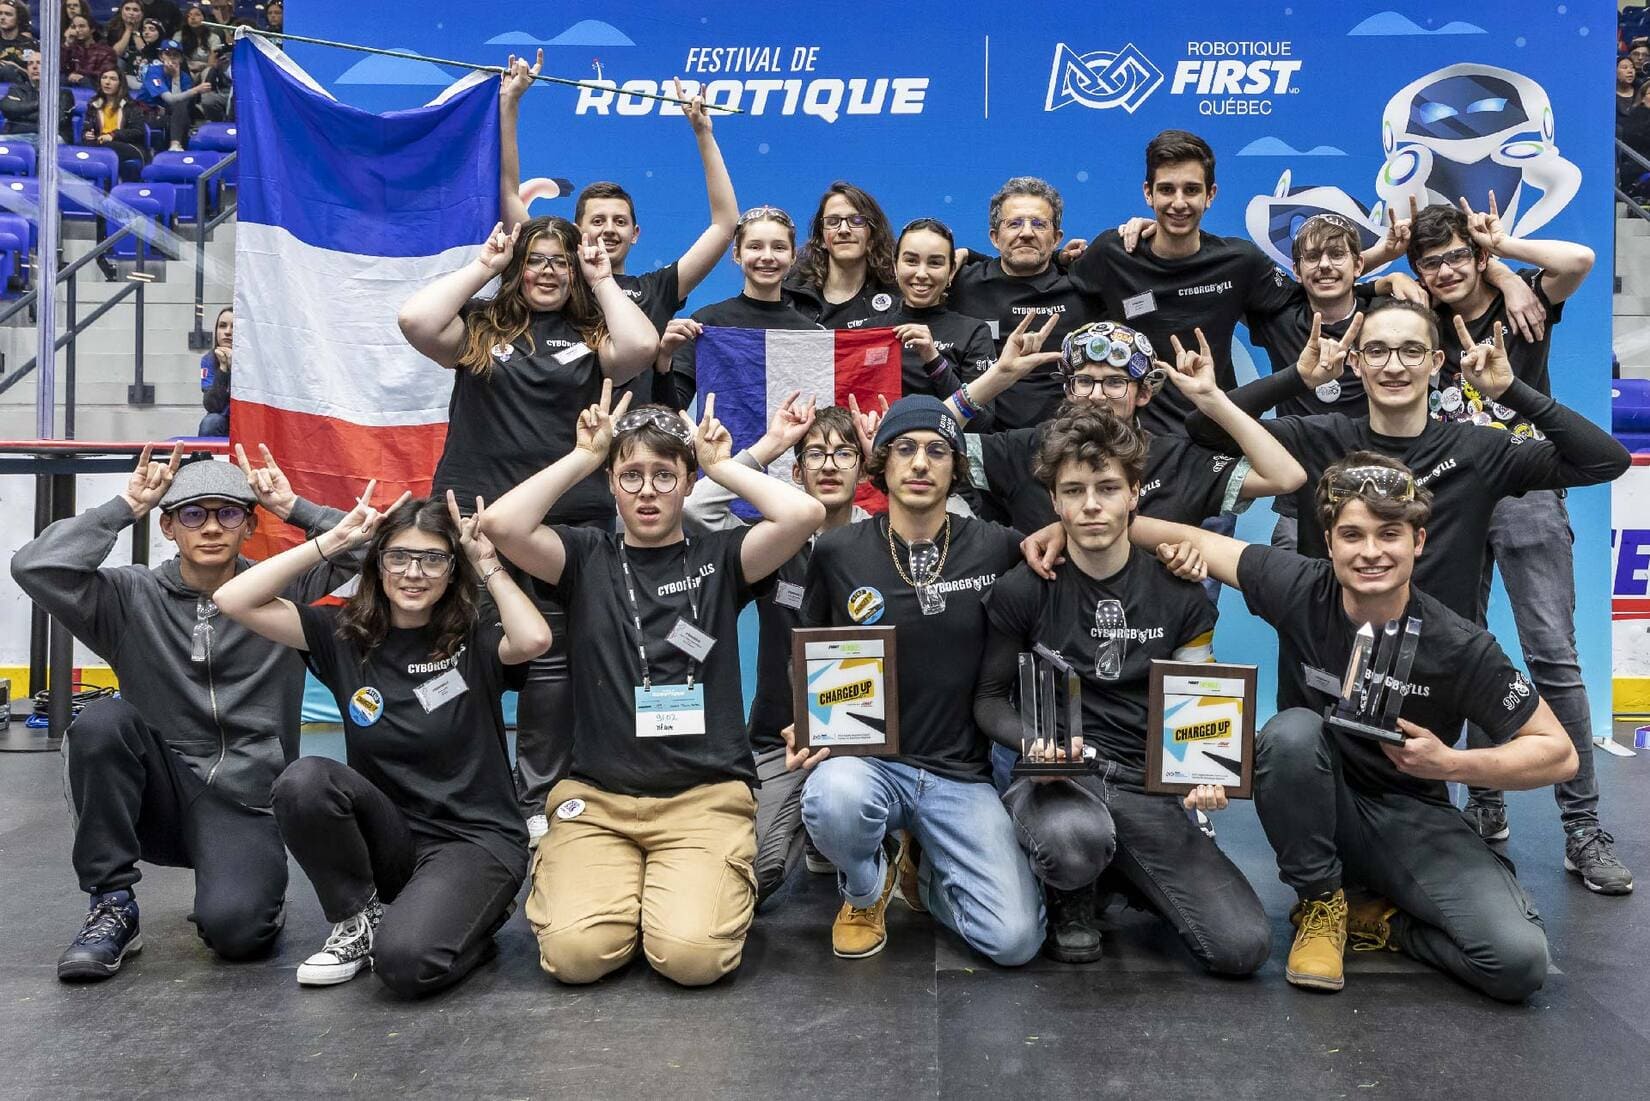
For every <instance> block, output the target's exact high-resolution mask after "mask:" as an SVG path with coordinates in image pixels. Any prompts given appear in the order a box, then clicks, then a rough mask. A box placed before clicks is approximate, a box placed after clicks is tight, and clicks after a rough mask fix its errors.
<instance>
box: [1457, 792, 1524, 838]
mask: <svg viewBox="0 0 1650 1101" xmlns="http://www.w3.org/2000/svg"><path fill="white" fill-rule="evenodd" d="M1461 817H1463V818H1465V819H1466V820H1467V825H1469V826H1471V827H1472V828H1473V832H1474V833H1476V834H1478V836H1479V837H1482V838H1483V839H1484V840H1485V841H1505V840H1506V839H1507V838H1509V837H1511V836H1512V827H1511V826H1509V825H1507V807H1506V804H1504V803H1476V802H1473V801H1471V800H1469V801H1468V802H1467V809H1466V810H1464V811H1462V812H1461Z"/></svg>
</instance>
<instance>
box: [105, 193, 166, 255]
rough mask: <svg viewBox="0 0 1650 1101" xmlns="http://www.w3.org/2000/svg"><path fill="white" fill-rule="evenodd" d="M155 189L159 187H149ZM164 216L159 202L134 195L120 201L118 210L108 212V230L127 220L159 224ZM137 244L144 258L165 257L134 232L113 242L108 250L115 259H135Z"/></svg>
mask: <svg viewBox="0 0 1650 1101" xmlns="http://www.w3.org/2000/svg"><path fill="white" fill-rule="evenodd" d="M156 190H159V189H158V188H153V189H151V193H153V192H154V191H156ZM164 216H165V211H164V210H163V209H162V208H161V204H160V203H158V202H156V201H155V200H154V199H153V198H152V197H143V196H135V195H134V196H132V197H131V198H128V199H125V200H123V201H122V206H121V208H120V210H119V211H118V212H116V211H113V210H111V211H110V212H109V230H110V232H114V231H115V230H117V229H119V228H120V227H121V226H124V225H126V224H127V223H128V222H137V221H147V222H150V223H151V224H154V225H161V224H163V223H162V221H161V219H162V218H163V217H164ZM139 245H141V246H142V247H143V258H144V259H145V260H153V259H156V258H159V259H165V256H164V255H163V254H162V253H161V252H160V251H159V250H158V249H156V248H155V246H154V245H153V244H151V243H150V242H149V241H147V240H144V239H143V238H142V237H139V236H137V235H136V234H134V235H132V236H130V237H122V238H121V239H120V240H118V241H116V242H115V247H114V248H112V249H110V250H109V251H110V253H111V254H112V255H113V256H114V257H115V259H117V260H135V259H137V254H138V246H139Z"/></svg>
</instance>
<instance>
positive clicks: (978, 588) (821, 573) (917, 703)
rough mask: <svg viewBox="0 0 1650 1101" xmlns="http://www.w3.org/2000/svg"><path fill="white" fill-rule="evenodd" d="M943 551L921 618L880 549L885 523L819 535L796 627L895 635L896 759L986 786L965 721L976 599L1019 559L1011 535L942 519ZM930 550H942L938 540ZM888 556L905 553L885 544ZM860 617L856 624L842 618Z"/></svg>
mask: <svg viewBox="0 0 1650 1101" xmlns="http://www.w3.org/2000/svg"><path fill="white" fill-rule="evenodd" d="M950 523H951V545H950V548H949V549H948V550H947V551H946V555H945V562H944V565H943V566H942V567H941V571H940V581H939V583H938V585H937V586H936V587H937V588H938V589H939V590H940V592H941V593H942V594H943V595H944V597H945V610H944V611H943V612H940V613H938V614H937V615H923V614H922V609H921V608H920V607H919V606H918V604H917V594H916V590H914V589H913V588H912V587H911V586H910V585H908V584H906V583H905V582H904V581H903V580H901V579H900V576H899V573H898V572H897V570H896V569H895V566H894V561H893V558H892V556H891V555H890V553H889V549H888V534H889V532H888V518H887V517H886V516H877V517H872V518H871V519H869V520H862V521H860V522H859V523H857V524H849V525H847V526H846V527H841V528H837V529H836V530H834V531H829V532H826V533H825V534H824V535H822V536H820V537H819V538H818V539H817V540H816V541H815V542H814V553H813V559H812V560H811V561H810V562H809V564H808V585H807V594H806V595H805V596H804V597H803V607H802V622H803V624H804V625H805V626H808V627H852V626H866V627H870V626H883V627H895V628H897V629H898V630H897V632H896V635H895V640H896V647H897V653H898V655H899V748H900V752H899V756H898V758H897V759H898V760H901V761H904V762H906V763H907V764H910V765H913V766H915V767H917V768H922V769H927V770H928V771H930V772H933V773H935V774H937V775H940V776H947V777H950V778H952V779H956V780H970V781H973V780H978V781H986V780H989V779H990V778H991V777H990V767H989V764H988V761H987V757H986V750H987V746H988V742H987V740H986V737H985V735H984V734H983V733H982V732H981V731H980V728H979V727H978V726H977V725H976V724H975V722H974V682H975V679H976V677H977V674H978V672H979V668H980V657H981V655H982V654H984V653H985V635H986V626H985V606H984V600H985V594H986V593H987V592H988V591H989V590H990V588H991V586H992V584H993V583H994V582H995V581H996V580H997V578H998V577H999V576H1001V575H1002V574H1004V573H1006V572H1007V571H1008V570H1010V569H1012V568H1013V566H1014V564H1015V563H1016V562H1019V561H1020V560H1021V559H1020V535H1019V534H1018V533H1017V532H1015V531H1013V530H1012V529H1009V528H1004V527H999V526H998V525H996V524H990V523H987V522H985V521H983V520H976V519H973V518H971V517H963V516H952V517H951V518H950ZM934 541H935V543H937V544H939V545H940V546H942V547H943V546H944V545H945V537H944V535H943V534H942V535H940V536H939V537H938V538H936V539H935V540H934ZM894 546H895V548H896V549H895V553H897V554H899V555H900V561H901V562H902V563H903V562H905V561H906V560H907V555H908V554H909V548H908V547H907V546H906V543H905V541H904V540H903V539H901V538H899V536H897V535H896V536H894ZM850 604H851V605H853V607H854V608H855V609H857V610H858V611H859V613H860V615H859V617H858V618H857V619H856V618H855V617H854V615H853V614H852V613H851V612H850V611H849V606H850Z"/></svg>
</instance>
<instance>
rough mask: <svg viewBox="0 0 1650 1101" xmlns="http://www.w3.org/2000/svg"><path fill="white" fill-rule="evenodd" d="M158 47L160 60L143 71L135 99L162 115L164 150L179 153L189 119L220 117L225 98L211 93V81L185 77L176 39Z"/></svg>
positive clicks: (222, 95)
mask: <svg viewBox="0 0 1650 1101" xmlns="http://www.w3.org/2000/svg"><path fill="white" fill-rule="evenodd" d="M160 45H161V50H160V60H159V61H157V62H155V63H154V64H153V65H150V66H149V67H148V68H147V69H145V70H143V87H142V88H140V89H139V90H138V98H139V99H140V100H142V101H143V102H144V103H147V104H150V105H151V106H154V107H158V108H160V109H161V110H162V111H164V112H166V139H167V141H168V142H169V144H168V146H167V148H168V149H171V150H173V151H179V150H182V149H183V143H184V141H185V140H186V139H187V138H188V137H189V124H190V122H191V120H193V119H197V118H206V119H221V118H223V117H224V113H225V111H226V110H227V108H228V106H229V96H228V94H227V92H220V91H216V90H214V88H213V86H212V82H211V81H206V80H201V81H197V80H195V79H194V78H193V77H192V76H190V75H189V67H188V66H187V65H185V64H184V63H183V45H182V44H181V43H180V42H178V40H177V39H175V38H168V39H166V40H165V41H164V42H162V43H161V44H160Z"/></svg>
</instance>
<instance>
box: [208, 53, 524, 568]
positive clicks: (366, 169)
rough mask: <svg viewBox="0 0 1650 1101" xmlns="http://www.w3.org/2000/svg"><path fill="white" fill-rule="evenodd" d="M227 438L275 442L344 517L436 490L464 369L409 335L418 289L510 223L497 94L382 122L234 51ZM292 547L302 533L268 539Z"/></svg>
mask: <svg viewBox="0 0 1650 1101" xmlns="http://www.w3.org/2000/svg"><path fill="white" fill-rule="evenodd" d="M235 86H236V96H235V99H236V103H237V104H238V111H239V116H240V196H239V203H240V209H239V214H238V222H239V224H238V225H237V227H236V231H235V353H234V356H235V375H234V387H233V390H232V392H231V395H230V409H231V412H230V430H231V433H232V437H233V438H234V439H235V440H237V441H242V442H244V443H245V445H246V447H247V450H248V451H252V450H253V449H254V447H255V445H257V444H260V443H263V444H268V445H269V447H270V449H271V451H272V452H273V453H274V455H275V457H276V458H277V460H278V461H279V462H280V464H281V467H282V469H284V470H285V471H286V473H287V475H288V477H289V478H290V479H291V481H292V486H293V489H295V490H296V491H297V492H298V493H299V494H300V495H301V496H303V497H306V498H308V499H310V500H312V501H316V502H319V503H323V504H330V505H337V506H339V507H342V508H349V507H350V502H351V501H352V500H353V499H354V498H357V497H359V496H360V494H361V491H362V488H363V487H364V486H365V485H366V483H367V481H368V480H369V479H371V478H377V479H378V486H379V497H380V500H379V502H378V503H379V504H380V505H387V504H388V503H389V502H391V501H393V500H395V499H396V497H397V496H399V495H400V493H401V492H402V491H403V490H411V491H412V492H413V493H414V494H415V495H422V494H424V493H428V492H429V488H430V478H431V476H432V475H433V474H434V472H435V464H436V461H437V460H438V459H439V458H440V456H441V449H442V446H443V444H444V443H445V441H446V436H447V402H448V398H449V396H450V395H451V393H452V372H451V371H447V370H443V369H442V368H441V367H439V366H438V365H436V364H435V363H432V362H431V361H430V360H428V359H425V358H424V357H423V356H422V355H420V354H419V353H418V352H416V351H414V350H413V349H412V347H411V346H410V345H408V343H407V342H406V340H405V338H403V337H402V335H401V332H400V328H399V326H398V325H397V324H396V315H397V313H398V311H399V310H400V308H401V305H402V303H404V302H405V301H406V300H407V298H408V297H410V296H411V295H412V293H413V292H414V291H415V290H417V289H418V288H419V287H420V286H422V285H424V284H425V283H428V282H429V281H431V280H433V279H436V278H438V277H439V276H442V275H445V274H446V273H447V272H450V271H452V270H453V269H455V268H458V267H462V266H463V265H464V263H465V262H466V261H468V260H469V259H470V258H471V257H472V256H473V255H474V253H475V251H476V249H477V247H478V246H479V245H480V243H481V242H482V241H483V240H485V239H486V237H487V234H488V231H489V230H490V229H491V228H492V226H493V224H494V223H495V222H497V221H498V89H497V80H496V79H495V78H492V77H490V76H489V75H488V74H486V73H472V74H470V75H469V76H467V77H465V78H463V79H462V80H459V81H458V82H457V83H455V84H453V85H452V86H451V87H450V88H448V89H447V90H446V91H444V92H442V93H441V95H439V96H437V97H436V99H435V100H434V101H433V102H431V103H430V104H428V105H426V106H424V107H417V108H413V109H412V110H407V111H395V112H391V113H389V114H383V115H375V114H372V113H371V112H368V111H362V110H360V109H358V108H355V107H351V106H349V105H348V104H343V103H339V102H338V101H337V100H335V99H333V98H332V96H330V95H328V94H327V93H326V92H325V91H324V90H323V89H322V88H321V87H320V86H319V85H318V84H316V83H315V81H314V80H313V79H311V78H310V77H309V75H308V74H307V73H305V72H304V71H303V70H302V69H301V68H299V67H298V65H297V63H296V62H294V61H293V60H292V59H291V58H290V57H289V56H287V55H286V54H284V53H281V52H280V51H278V50H275V49H273V48H272V47H270V46H269V45H267V44H266V43H265V42H264V41H263V40H262V39H259V38H256V37H254V36H251V35H248V36H245V37H243V38H242V39H241V40H240V42H238V43H237V44H236V46H235ZM266 532H267V533H269V534H271V535H275V536H276V538H275V539H273V540H272V541H270V542H267V543H266V544H265V545H264V546H263V547H262V548H261V550H262V551H264V552H269V551H274V550H279V549H282V545H283V540H293V539H296V537H297V535H298V533H296V532H294V531H292V530H291V529H286V528H284V527H283V526H282V525H278V524H272V525H269V527H268V528H267V529H260V532H259V536H260V537H262V536H264V535H265V534H266Z"/></svg>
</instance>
